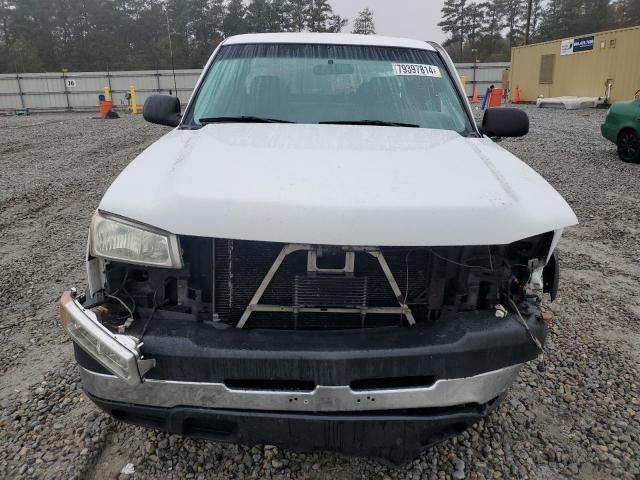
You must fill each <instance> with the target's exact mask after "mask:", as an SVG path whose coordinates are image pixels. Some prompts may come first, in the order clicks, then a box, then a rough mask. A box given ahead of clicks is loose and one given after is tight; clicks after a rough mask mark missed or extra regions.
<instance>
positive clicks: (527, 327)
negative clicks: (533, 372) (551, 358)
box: [507, 297, 544, 353]
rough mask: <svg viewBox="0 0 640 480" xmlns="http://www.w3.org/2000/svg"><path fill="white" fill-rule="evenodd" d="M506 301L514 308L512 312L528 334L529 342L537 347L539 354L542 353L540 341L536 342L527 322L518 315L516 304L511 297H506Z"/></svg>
mask: <svg viewBox="0 0 640 480" xmlns="http://www.w3.org/2000/svg"><path fill="white" fill-rule="evenodd" d="M507 300H509V303H511V306H513V308H514V310H515V312H516V315H517V318H518V320H520V323H522V326H523V327H524V328H525V330H526V331H527V333H528V334H529V337H530V338H531V341H532V342H533V343H534V344H535V345H536V347H538V351H539V353H543V352H544V350H543V348H542V344H541V343H540V340H538V339H537V338H536V336H535V335H534V334H533V332H532V331H531V329H530V328H529V325H528V324H527V322H526V321H525V319H524V317H523V316H522V314H521V313H520V309H518V306H517V305H516V303H515V302H514V301H513V299H512V298H511V297H507Z"/></svg>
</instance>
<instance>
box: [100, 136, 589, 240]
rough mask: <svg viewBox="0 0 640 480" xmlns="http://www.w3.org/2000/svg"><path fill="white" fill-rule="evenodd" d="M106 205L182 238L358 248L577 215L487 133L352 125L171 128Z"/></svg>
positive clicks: (530, 229)
mask: <svg viewBox="0 0 640 480" xmlns="http://www.w3.org/2000/svg"><path fill="white" fill-rule="evenodd" d="M100 209H101V210H103V211H107V212H111V213H114V214H117V215H121V216H124V217H127V218H130V219H132V220H136V221H138V222H142V223H146V224H148V225H152V226H154V227H158V228H162V229H164V230H167V231H169V232H172V233H176V234H181V235H194V236H203V237H217V238H231V239H239V240H258V241H272V242H289V243H313V244H327V245H360V246H365V245H367V246H368V245H376V246H394V245H412V246H436V245H440V246H444V245H488V244H493V245H497V244H506V243H511V242H513V241H516V240H520V239H522V238H526V237H529V236H532V235H536V234H539V233H543V232H548V231H552V230H558V229H561V228H563V227H567V226H570V225H574V224H576V223H577V219H576V217H575V215H574V213H573V211H572V210H571V208H570V207H569V205H567V203H566V202H565V201H564V200H563V198H562V197H561V196H560V195H559V194H558V193H557V192H556V191H555V190H554V189H553V188H552V187H551V186H550V185H549V184H548V183H547V182H546V181H545V180H544V179H543V178H542V177H540V176H539V175H538V174H537V173H536V172H534V171H533V170H532V169H531V168H529V167H528V166H527V165H525V164H524V163H523V162H521V161H520V160H518V159H517V158H516V157H514V156H513V155H511V154H510V153H508V152H507V151H506V150H504V149H502V148H501V147H499V146H498V145H496V144H495V143H494V142H492V141H491V140H489V139H487V138H465V137H462V136H460V135H459V134H457V133H455V132H450V131H446V130H431V129H417V128H416V129H414V128H397V127H376V126H349V125H293V124H292V125H287V124H215V125H208V126H205V127H204V128H202V129H200V130H178V129H176V130H173V131H172V132H170V133H169V134H167V135H165V136H164V137H163V138H162V139H160V140H159V141H158V142H156V143H154V144H153V145H152V146H151V147H149V148H148V149H147V150H146V151H144V152H143V153H142V154H141V155H140V156H139V157H138V158H137V159H136V160H134V161H133V162H132V163H131V164H130V165H129V166H128V167H127V168H126V169H125V170H124V171H123V172H122V173H121V174H120V176H119V177H118V178H117V179H116V181H115V182H114V183H113V184H112V185H111V187H110V188H109V190H108V191H107V193H106V195H105V196H104V198H103V200H102V202H101V204H100Z"/></svg>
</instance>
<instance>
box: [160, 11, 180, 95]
mask: <svg viewBox="0 0 640 480" xmlns="http://www.w3.org/2000/svg"><path fill="white" fill-rule="evenodd" d="M163 7H164V14H165V15H166V17H167V34H168V35H169V51H170V52H171V71H172V72H173V88H174V92H175V95H176V98H178V82H177V81H176V64H175V60H174V54H173V42H172V41H171V25H170V24H169V11H168V10H167V7H166V5H163Z"/></svg>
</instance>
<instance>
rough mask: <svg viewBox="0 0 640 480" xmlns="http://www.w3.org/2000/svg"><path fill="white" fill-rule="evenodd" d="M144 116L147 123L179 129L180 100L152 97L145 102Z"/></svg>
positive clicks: (159, 96)
mask: <svg viewBox="0 0 640 480" xmlns="http://www.w3.org/2000/svg"><path fill="white" fill-rule="evenodd" d="M142 116H143V117H144V119H145V120H146V121H147V122H151V123H157V124H160V125H166V126H168V127H177V126H178V125H179V124H180V117H181V114H180V100H179V99H178V98H177V97H171V96H169V95H151V96H150V97H149V98H147V100H146V101H145V102H144V109H143V111H142Z"/></svg>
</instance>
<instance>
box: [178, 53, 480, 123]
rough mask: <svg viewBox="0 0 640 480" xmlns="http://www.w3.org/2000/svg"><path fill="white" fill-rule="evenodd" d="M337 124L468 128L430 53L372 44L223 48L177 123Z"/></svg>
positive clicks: (449, 84)
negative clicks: (182, 120) (181, 120)
mask: <svg viewBox="0 0 640 480" xmlns="http://www.w3.org/2000/svg"><path fill="white" fill-rule="evenodd" d="M227 122H251V123H257V122H283V123H286V122H290V123H307V124H309V123H316V124H317V123H336V124H356V125H358V124H359V125H363V124H364V125H389V126H396V127H421V128H436V129H444V130H453V131H456V132H458V133H461V134H467V133H470V132H471V131H472V127H471V124H470V122H469V118H468V117H467V115H466V112H465V110H464V108H463V106H462V104H461V100H460V97H459V96H458V95H457V92H456V89H455V87H454V84H453V81H452V79H451V77H450V76H449V73H448V71H447V70H446V68H445V66H444V65H443V62H442V61H441V59H440V57H439V56H438V54H437V53H436V52H432V51H428V50H419V49H410V48H392V47H372V46H342V45H319V44H313V45H312V44H305V45H299V44H247V45H230V46H223V47H222V48H221V49H220V51H219V52H218V54H217V55H216V58H215V60H214V62H213V64H212V65H211V67H210V69H209V71H208V72H207V74H206V77H205V79H204V81H203V82H202V84H201V86H200V88H199V90H198V92H197V94H196V97H195V100H194V101H193V103H192V106H191V107H190V109H189V111H188V112H186V115H185V119H184V122H183V125H187V126H189V125H190V126H200V125H204V124H207V123H227Z"/></svg>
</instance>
